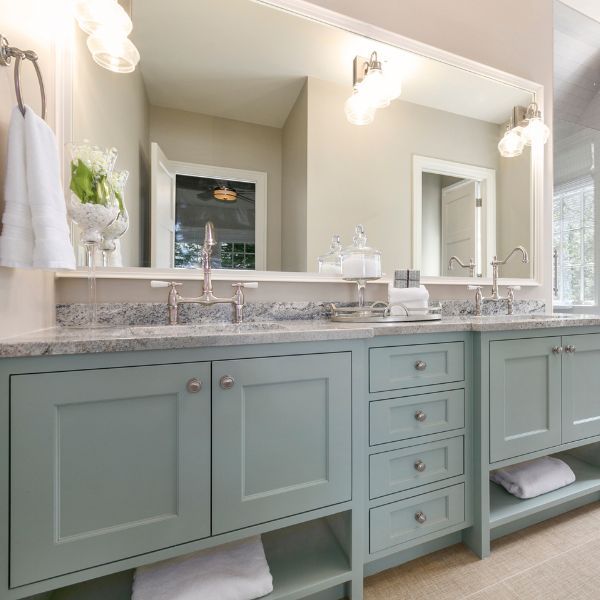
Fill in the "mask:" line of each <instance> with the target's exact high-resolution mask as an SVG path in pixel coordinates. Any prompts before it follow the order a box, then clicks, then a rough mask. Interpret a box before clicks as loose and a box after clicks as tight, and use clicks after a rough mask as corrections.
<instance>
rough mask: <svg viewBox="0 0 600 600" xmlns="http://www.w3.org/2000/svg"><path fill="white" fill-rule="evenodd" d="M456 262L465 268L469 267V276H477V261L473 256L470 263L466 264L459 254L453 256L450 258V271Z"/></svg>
mask: <svg viewBox="0 0 600 600" xmlns="http://www.w3.org/2000/svg"><path fill="white" fill-rule="evenodd" d="M454 263H456V264H457V265H458V266H459V267H462V268H463V269H469V277H475V261H474V260H473V257H471V258H469V264H468V265H466V264H465V263H464V262H462V260H460V258H458V256H451V257H450V259H449V260H448V271H453V270H454Z"/></svg>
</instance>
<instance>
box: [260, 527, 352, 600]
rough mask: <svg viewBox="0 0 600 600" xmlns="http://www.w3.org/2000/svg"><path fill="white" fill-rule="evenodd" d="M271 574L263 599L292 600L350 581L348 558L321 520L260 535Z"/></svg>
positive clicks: (350, 573) (350, 571) (350, 572)
mask: <svg viewBox="0 0 600 600" xmlns="http://www.w3.org/2000/svg"><path fill="white" fill-rule="evenodd" d="M262 540H263V545H264V548H265V555H266V557H267V562H268V563H269V567H270V569H271V574H272V575H273V592H272V593H271V594H269V595H268V596H265V599H267V600H283V599H285V600H295V599H296V598H304V597H305V596H308V595H310V594H315V593H317V592H320V591H322V590H325V589H328V588H330V587H334V586H336V585H340V584H342V583H345V582H347V581H350V579H351V578H352V570H351V568H350V562H349V560H348V556H347V555H346V553H345V552H344V550H343V548H342V547H341V546H340V543H339V542H338V540H337V538H336V537H335V535H334V534H333V532H332V530H331V529H330V527H329V525H328V524H327V522H326V521H325V520H324V519H319V520H316V521H310V522H308V523H302V524H300V525H294V526H292V527H286V528H285V529H279V530H277V531H272V532H269V533H265V534H263V536H262Z"/></svg>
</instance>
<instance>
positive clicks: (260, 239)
mask: <svg viewBox="0 0 600 600" xmlns="http://www.w3.org/2000/svg"><path fill="white" fill-rule="evenodd" d="M151 149H152V156H153V161H152V162H153V165H152V167H154V163H155V162H156V161H155V160H154V157H155V156H160V157H161V159H162V160H161V161H160V168H161V169H162V170H168V172H169V175H170V176H171V178H172V180H173V185H172V191H171V195H170V197H169V198H168V199H167V202H168V203H169V206H168V207H167V210H166V211H164V210H163V211H159V210H158V208H159V206H158V205H159V203H160V202H162V201H163V200H161V199H159V198H158V189H157V187H158V186H157V185H155V183H156V182H155V179H156V178H155V176H154V174H151V180H152V185H151V187H152V199H151V205H152V206H151V221H154V218H155V215H158V214H159V212H163V213H164V212H168V213H169V214H170V215H171V221H172V223H170V224H169V225H170V227H171V229H172V231H173V244H171V246H172V247H171V248H170V253H171V258H170V262H171V264H170V266H169V267H166V266H165V265H158V264H156V262H155V261H158V252H159V249H158V248H157V247H156V246H157V244H156V237H157V235H156V231H155V226H154V223H153V222H151V224H150V248H151V260H152V268H161V267H162V268H173V267H174V232H175V184H174V182H175V177H176V176H177V175H189V176H192V177H206V178H210V179H225V180H228V181H243V182H246V183H253V184H254V185H255V186H256V187H255V212H254V215H255V222H254V243H255V267H256V270H257V271H266V270H267V178H268V176H267V173H265V172H263V171H246V170H244V169H233V168H230V167H219V166H215V165H203V164H198V163H186V162H179V161H175V160H169V159H168V158H167V157H166V156H165V155H164V153H163V152H162V151H161V150H160V146H159V145H158V144H157V143H156V142H152V143H151ZM218 234H219V232H218V231H217V239H218Z"/></svg>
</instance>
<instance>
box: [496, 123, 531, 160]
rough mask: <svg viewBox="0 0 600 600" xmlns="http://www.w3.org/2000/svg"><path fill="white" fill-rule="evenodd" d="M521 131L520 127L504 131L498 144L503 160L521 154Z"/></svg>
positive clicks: (523, 143) (523, 141) (523, 144)
mask: <svg viewBox="0 0 600 600" xmlns="http://www.w3.org/2000/svg"><path fill="white" fill-rule="evenodd" d="M522 131H523V130H522V127H513V128H512V129H507V130H506V132H505V133H504V135H503V136H502V139H501V140H500V142H499V143H498V150H499V152H500V156H503V157H504V158H514V157H515V156H520V155H521V154H522V153H523V148H524V147H525V138H524V137H523V134H522Z"/></svg>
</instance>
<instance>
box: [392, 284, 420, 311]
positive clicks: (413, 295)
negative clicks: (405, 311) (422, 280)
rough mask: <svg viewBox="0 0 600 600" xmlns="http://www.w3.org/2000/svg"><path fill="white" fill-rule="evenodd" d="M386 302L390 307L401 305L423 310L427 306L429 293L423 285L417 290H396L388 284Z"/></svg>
mask: <svg viewBox="0 0 600 600" xmlns="http://www.w3.org/2000/svg"><path fill="white" fill-rule="evenodd" d="M388 301H389V303H390V306H391V307H393V306H394V304H403V305H404V306H406V308H412V309H419V308H420V309H425V308H427V307H428V306H429V292H428V291H427V288H426V287H425V286H424V285H422V286H420V287H418V288H396V287H394V286H393V285H392V284H391V283H390V284H389V285H388Z"/></svg>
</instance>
